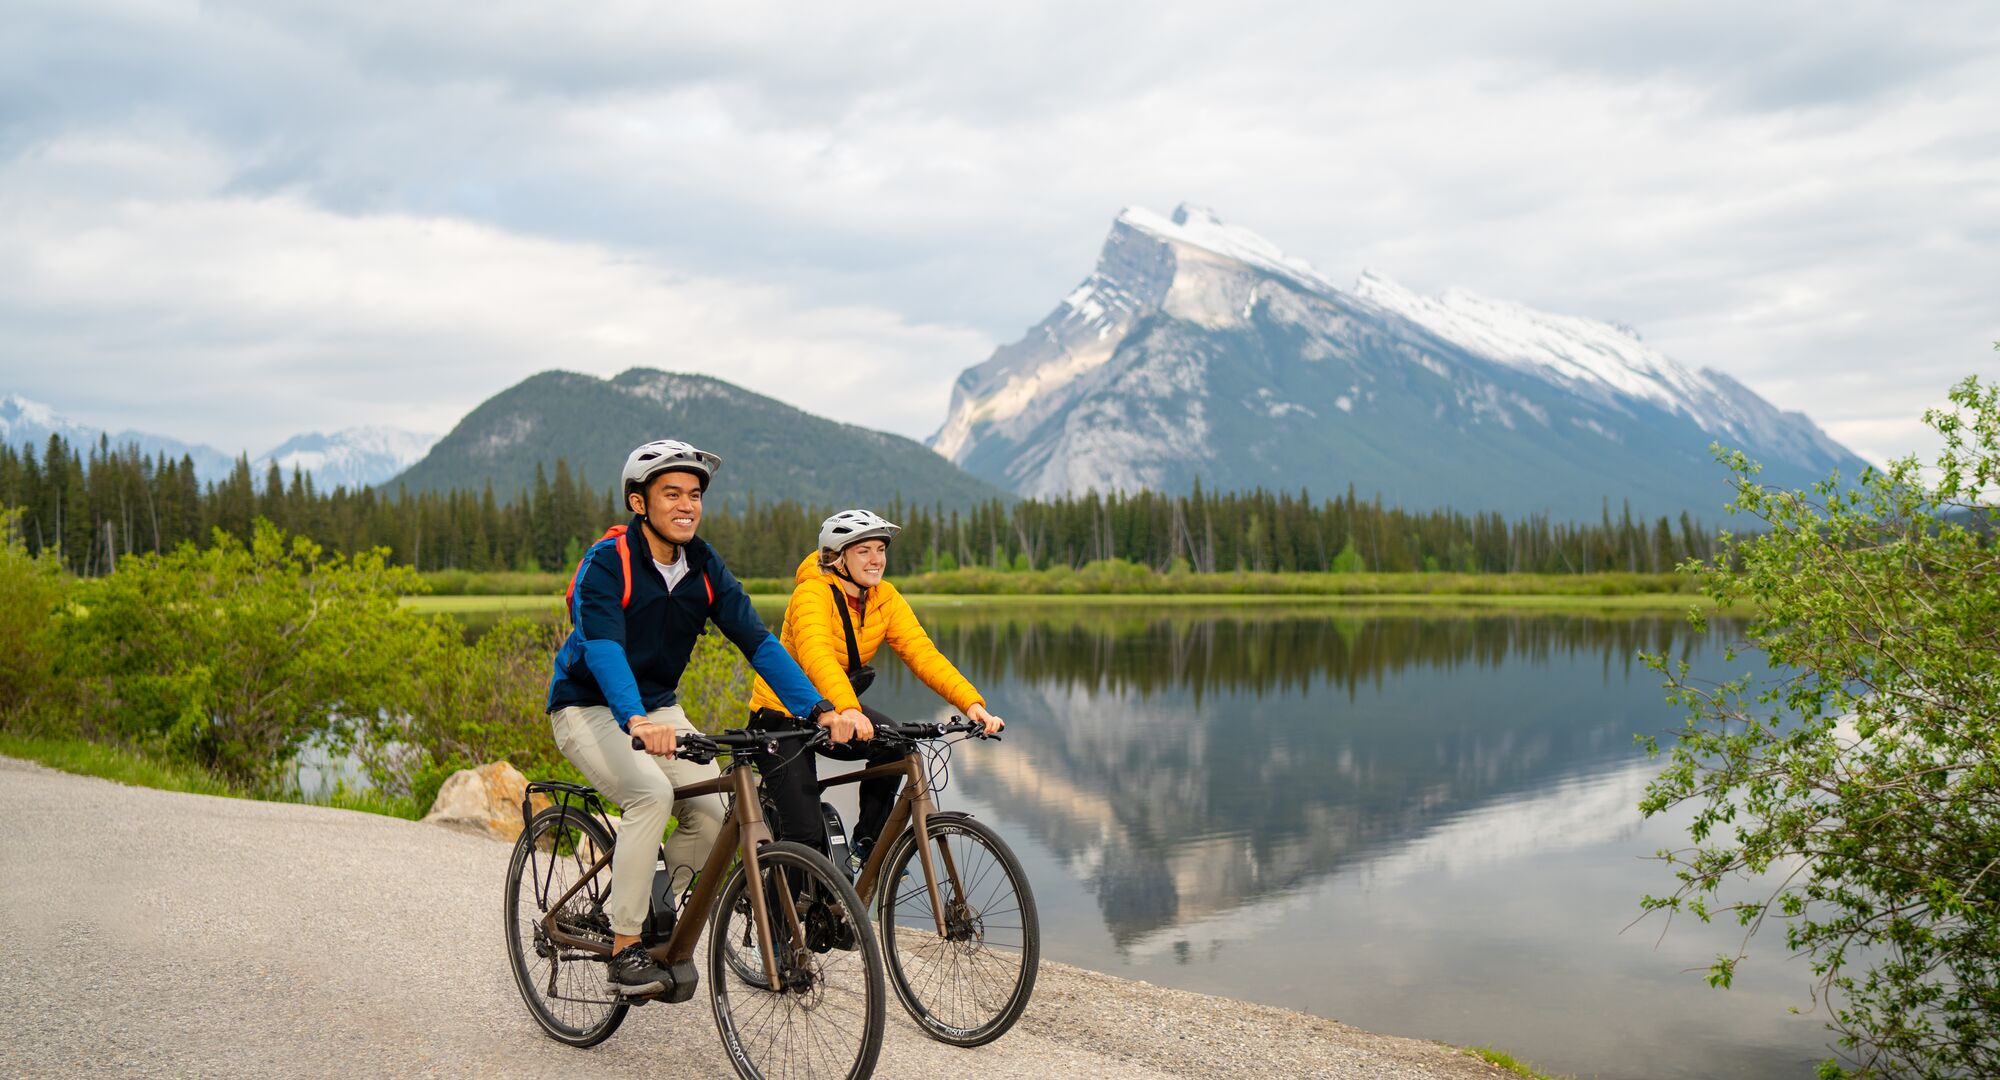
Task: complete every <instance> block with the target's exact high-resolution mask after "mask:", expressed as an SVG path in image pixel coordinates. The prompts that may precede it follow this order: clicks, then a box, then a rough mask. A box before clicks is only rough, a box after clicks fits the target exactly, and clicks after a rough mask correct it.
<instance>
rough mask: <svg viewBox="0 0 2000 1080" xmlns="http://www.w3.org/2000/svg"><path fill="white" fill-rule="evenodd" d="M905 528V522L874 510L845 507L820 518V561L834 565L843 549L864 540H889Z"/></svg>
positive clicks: (886, 541) (824, 564) (825, 564)
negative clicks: (846, 508) (827, 516)
mask: <svg viewBox="0 0 2000 1080" xmlns="http://www.w3.org/2000/svg"><path fill="white" fill-rule="evenodd" d="M902 531H903V527H902V526H901V525H898V524H896V523H895V522H893V521H890V520H889V519H888V518H885V517H882V516H881V515H879V514H877V513H875V512H874V511H872V510H842V511H841V512H840V513H838V514H835V515H833V516H832V517H830V518H827V519H826V520H825V521H822V522H820V526H819V562H820V565H821V566H832V565H833V563H834V561H835V560H837V559H839V558H840V553H841V552H843V551H846V550H847V549H848V548H850V547H852V546H854V545H855V544H858V543H860V542H861V541H863V540H880V541H882V542H883V543H885V544H886V543H888V542H889V541H891V540H894V539H895V538H896V534H897V533H899V532H902Z"/></svg>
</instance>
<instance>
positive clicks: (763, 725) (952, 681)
mask: <svg viewBox="0 0 2000 1080" xmlns="http://www.w3.org/2000/svg"><path fill="white" fill-rule="evenodd" d="M901 531H902V529H901V527H900V526H898V525H896V524H894V523H893V522H890V521H888V520H886V519H884V518H882V517H879V516H877V515H876V514H874V513H872V512H870V511H867V510H843V511H841V512H840V513H838V514H835V515H833V516H832V517H830V518H827V519H826V521H825V522H823V523H822V524H821V525H820V530H819V548H818V550H816V551H815V552H813V553H812V554H811V555H807V556H806V557H805V559H804V560H802V561H801V562H800V563H799V567H798V571H797V573H796V575H795V578H796V580H797V582H798V584H797V586H796V587H795V588H794V589H793V590H792V599H791V601H790V603H788V604H787V605H786V606H785V621H784V625H783V627H782V628H781V629H780V631H779V641H781V642H782V643H783V644H784V647H785V648H786V649H788V650H790V651H791V654H792V655H793V656H794V657H797V658H798V663H799V666H800V667H802V668H804V669H805V671H806V673H807V674H808V675H809V676H811V678H812V682H813V685H814V686H815V687H816V688H817V689H816V690H815V691H814V695H815V696H819V695H824V696H825V698H826V699H827V700H829V701H831V702H832V703H833V705H834V708H835V710H837V711H834V712H831V713H828V714H826V715H822V716H818V717H813V716H809V715H808V716H807V717H806V723H807V724H811V723H815V722H816V723H818V724H819V725H820V726H821V727H826V728H829V729H830V731H829V736H830V737H831V740H832V742H833V745H831V746H826V747H822V748H821V750H820V753H823V754H826V755H827V756H829V757H833V758H837V759H840V760H843V761H856V760H865V761H867V762H868V763H869V764H871V765H880V764H883V763H886V762H891V761H895V760H898V759H900V758H901V757H903V756H904V755H905V754H906V753H908V750H907V749H906V748H904V747H902V746H891V745H885V744H883V743H877V742H874V741H872V740H873V739H874V726H875V725H876V724H884V723H890V722H892V721H891V720H890V718H889V717H887V716H884V715H883V714H882V713H880V712H877V711H875V710H874V709H870V708H867V707H865V706H863V705H862V704H861V699H860V693H861V691H863V690H865V689H867V683H868V681H870V680H871V679H872V678H873V676H874V671H873V669H871V668H869V667H868V666H867V665H868V661H869V660H871V659H872V658H873V657H874V656H875V651H876V649H877V648H879V647H880V646H881V645H882V643H883V642H884V641H887V642H888V643H889V648H890V649H892V650H894V651H895V653H896V655H897V656H899V657H901V658H902V660H903V663H905V664H907V665H908V666H909V668H910V671H911V672H912V673H914V674H915V675H916V676H917V678H919V679H921V680H923V682H924V685H926V686H928V687H930V688H931V689H932V690H934V691H936V692H937V694H938V696H939V697H942V698H944V699H945V700H946V701H948V702H950V703H951V705H952V707H953V708H955V709H957V710H958V711H959V712H961V713H963V714H964V715H965V717H966V718H967V719H969V720H973V721H976V722H978V723H979V724H980V725H981V726H982V727H984V728H985V730H986V732H987V734H993V733H994V732H997V731H999V730H1000V729H1001V728H1003V727H1005V726H1006V722H1005V721H1003V720H1001V719H1000V718H999V717H997V716H994V715H993V714H991V713H989V712H987V711H986V703H985V701H984V699H982V698H981V697H980V694H979V691H978V690H975V689H973V686H972V684H971V683H970V682H967V681H966V679H965V676H963V675H960V674H959V673H958V669H957V668H955V667H953V666H952V664H951V661H949V660H947V659H945V657H944V654H942V653H940V652H938V650H937V646H935V645H933V644H932V643H931V639H930V635H928V634H926V633H924V628H923V627H922V626H921V625H920V624H918V622H917V616H916V613H915V612H913V611H911V610H910V604H909V601H907V600H904V599H903V595H902V593H900V592H898V591H897V590H896V587H895V586H894V585H891V584H889V583H888V582H887V581H885V580H883V574H884V573H885V572H886V571H887V570H888V566H889V541H891V540H893V539H895V537H896V534H897V533H899V532H901ZM790 697H791V695H788V694H784V693H782V688H779V687H776V686H775V685H774V684H773V683H771V682H769V681H768V680H766V679H765V678H764V677H763V675H762V673H761V672H760V673H759V676H758V678H757V681H756V684H755V686H754V687H753V688H752V690H751V694H750V727H751V728H753V729H757V730H776V729H786V728H795V727H799V726H801V724H800V721H799V720H798V719H797V717H798V716H800V715H802V714H800V713H799V712H798V711H797V710H796V709H793V708H792V707H791V706H790V705H789V704H788V702H789V700H790ZM781 699H783V700H781ZM850 734H853V735H857V736H859V738H860V740H861V741H862V744H863V745H855V744H853V743H850V742H849V741H848V738H849V735H850ZM758 768H759V770H760V771H761V772H762V773H763V778H764V790H765V791H766V792H768V793H770V795H771V798H772V802H773V807H774V809H775V811H776V818H777V820H776V821H775V822H774V823H773V824H774V828H775V829H776V831H777V834H778V838H779V839H781V840H794V841H797V842H799V843H802V844H806V845H808V846H810V847H814V848H817V849H819V850H820V851H826V850H827V842H826V831H825V826H824V820H823V819H822V817H821V816H820V812H819V793H818V790H817V783H818V779H819V777H818V770H817V768H816V765H815V762H814V759H813V756H812V755H811V754H804V755H791V756H787V757H784V758H773V757H767V758H766V759H762V760H760V761H759V762H758ZM901 783H902V780H901V778H900V777H895V776H891V777H885V778H878V779H873V780H864V781H862V782H861V784H860V787H861V796H860V801H861V809H860V814H859V816H858V817H857V818H856V820H855V823H854V839H853V841H852V844H851V848H850V850H851V852H852V854H853V855H854V857H856V858H858V859H860V860H862V861H863V862H865V861H866V860H867V858H868V853H869V850H870V849H871V848H872V847H873V846H874V844H875V841H876V840H877V839H878V838H879V837H880V836H881V833H882V827H883V826H884V825H886V824H888V821H889V812H890V811H891V810H892V809H893V808H894V806H895V802H896V789H897V788H898V787H899V786H901Z"/></svg>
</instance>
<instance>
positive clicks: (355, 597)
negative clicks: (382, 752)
mask: <svg viewBox="0 0 2000 1080" xmlns="http://www.w3.org/2000/svg"><path fill="white" fill-rule="evenodd" d="M417 586H418V582H417V578H416V575H415V573H414V572H413V571H411V570H409V569H407V568H404V567H391V566H389V565H388V564H387V563H386V561H385V558H384V553H383V552H381V551H374V552H367V553H364V554H361V555H357V556H355V557H354V558H352V559H347V558H342V557H338V556H335V557H332V558H326V557H324V553H323V552H322V550H321V548H320V547H319V546H318V545H317V544H314V543H313V542H312V541H310V540H308V539H306V538H305V537H287V536H286V535H285V534H284V533H282V532H280V531H279V530H278V529H277V528H275V527H274V526H272V525H271V524H270V523H269V522H265V521H260V522H258V524H257V527H256V531H255V535H254V537H253V539H252V541H251V543H250V544H249V545H248V546H245V545H244V544H243V543H242V542H241V541H238V540H236V539H235V538H234V537H232V536H230V535H228V534H226V533H224V532H222V531H220V530H217V532H216V534H215V539H214V543H213V544H212V545H211V546H210V547H208V548H196V547H194V546H193V545H192V544H183V545H182V546H181V547H179V548H177V549H175V550H174V551H172V552H169V553H166V554H162V555H137V556H133V557H131V558H129V559H127V560H125V561H124V562H123V563H122V564H121V565H120V567H119V569H118V572H117V573H115V574H112V575H110V576H109V577H105V578H99V579H95V580H87V581H79V582H77V583H76V585H75V590H74V595H75V600H74V602H73V603H72V604H70V605H69V606H68V607H67V608H66V609H65V610H63V611H62V612H61V613H60V614H59V615H58V617H57V618H56V619H55V620H54V622H53V624H52V629H53V632H54V634H55V636H56V639H57V641H58V642H59V646H60V657H59V664H58V666H59V672H58V673H59V674H69V675H72V676H74V677H76V678H78V679H79V680H81V681H82V682H83V683H84V684H85V686H86V688H87V690H86V692H87V693H88V694H89V701H88V713H87V717H86V720H85V725H84V729H85V733H86V734H90V735H94V736H97V737H109V738H111V739H113V740H115V741H128V742H131V743H133V744H134V745H136V746H139V747H140V748H142V749H145V750H147V751H149V752H160V753H164V754H165V755H166V756H167V757H168V758H170V759H177V760H187V761H191V762H193V763H195V764H198V765H200V766H202V767H203V768H206V769H209V770H211V771H213V772H215V773H216V774H217V775H219V776H221V777H222V778H224V779H225V780H228V781H230V782H233V783H240V784H244V785H246V786H248V787H251V788H254V789H260V790H270V789H274V788H276V787H278V786H279V785H280V783H281V781H282V779H283V777H284V776H285V775H286V771H287V767H288V766H289V764H290V763H291V761H292V760H293V758H294V757H295V756H296V754H297V752H298V750H299V749H300V748H301V747H302V746H304V745H306V744H307V743H308V742H312V741H315V740H317V741H322V742H327V743H329V744H341V743H344V742H345V741H346V739H347V738H348V736H349V735H350V734H351V733H352V731H353V729H354V727H355V726H356V724H357V721H356V719H355V718H366V717H371V716H374V715H375V714H376V713H378V712H379V711H382V710H384V709H393V708H396V707H397V706H399V705H401V704H402V703H403V702H404V701H405V700H406V699H407V696H408V690H409V687H410V685H411V680H412V676H413V674H414V671H415V667H414V665H413V663H412V657H413V656H416V655H420V654H422V653H424V652H425V651H426V650H427V649H428V648H429V647H430V644H431V642H432V641H433V640H434V639H435V638H436V637H437V636H438V634H439V633H440V632H441V631H440V630H439V628H438V627H436V626H435V625H433V624H432V623H430V622H429V621H427V620H425V619H423V618H422V617H420V616H418V615H415V614H413V613H411V612H408V611H405V610H403V609H402V608H401V607H399V606H398V605H397V602H396V599H397V597H398V596H400V595H401V594H403V593H406V592H409V591H412V590H413V589H415V588H417Z"/></svg>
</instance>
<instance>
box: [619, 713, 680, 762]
mask: <svg viewBox="0 0 2000 1080" xmlns="http://www.w3.org/2000/svg"><path fill="white" fill-rule="evenodd" d="M625 727H626V730H627V731H630V732H631V733H632V735H633V737H635V738H637V739H638V740H639V741H640V742H643V743H645V744H646V752H647V753H648V754H651V755H653V756H654V757H672V756H674V726H673V725H672V724H655V723H653V722H652V721H651V720H648V719H646V718H645V717H643V716H635V717H633V718H632V719H631V722H630V723H628V724H626V726H625Z"/></svg>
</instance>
